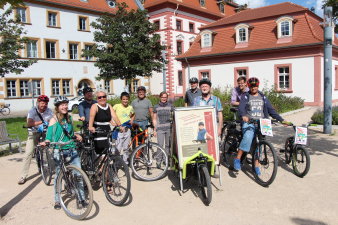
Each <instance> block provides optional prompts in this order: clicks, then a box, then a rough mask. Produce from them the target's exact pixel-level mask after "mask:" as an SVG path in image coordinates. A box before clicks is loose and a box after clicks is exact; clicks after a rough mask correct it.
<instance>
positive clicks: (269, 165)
mask: <svg viewBox="0 0 338 225" xmlns="http://www.w3.org/2000/svg"><path fill="white" fill-rule="evenodd" d="M252 159H253V161H252V170H253V171H254V177H255V179H256V181H257V183H259V184H260V185H262V186H264V187H267V186H269V185H270V184H271V183H272V182H273V181H274V179H275V177H276V174H277V166H278V159H277V155H276V151H275V149H274V148H273V146H272V145H271V144H270V143H269V142H266V141H261V142H260V143H259V144H258V147H257V149H256V150H255V152H254V154H253V156H252ZM256 160H258V162H259V166H258V167H259V169H260V172H261V175H257V174H256V172H255V165H256Z"/></svg>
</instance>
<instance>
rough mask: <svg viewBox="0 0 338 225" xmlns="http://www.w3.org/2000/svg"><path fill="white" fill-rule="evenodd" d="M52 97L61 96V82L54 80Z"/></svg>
mask: <svg viewBox="0 0 338 225" xmlns="http://www.w3.org/2000/svg"><path fill="white" fill-rule="evenodd" d="M52 95H53V96H58V95H60V80H52Z"/></svg>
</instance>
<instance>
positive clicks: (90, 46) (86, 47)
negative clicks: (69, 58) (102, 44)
mask: <svg viewBox="0 0 338 225" xmlns="http://www.w3.org/2000/svg"><path fill="white" fill-rule="evenodd" d="M92 47H93V45H85V50H90V49H91V48H92ZM85 59H86V60H87V61H91V60H93V57H92V56H86V57H85Z"/></svg>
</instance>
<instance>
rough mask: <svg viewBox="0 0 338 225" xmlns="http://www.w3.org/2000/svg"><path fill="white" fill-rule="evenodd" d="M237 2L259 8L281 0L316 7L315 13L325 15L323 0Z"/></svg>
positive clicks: (253, 0) (285, 0) (239, 0)
mask: <svg viewBox="0 0 338 225" xmlns="http://www.w3.org/2000/svg"><path fill="white" fill-rule="evenodd" d="M234 2H236V3H237V4H240V5H242V4H245V3H246V4H248V7H249V8H257V7H262V6H267V5H273V4H277V3H281V2H293V3H295V4H298V5H301V6H304V7H306V8H311V7H314V8H315V13H317V14H318V15H319V16H323V10H322V2H323V0H234Z"/></svg>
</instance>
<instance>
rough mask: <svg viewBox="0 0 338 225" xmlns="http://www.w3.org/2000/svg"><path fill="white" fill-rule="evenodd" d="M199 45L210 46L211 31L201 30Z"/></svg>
mask: <svg viewBox="0 0 338 225" xmlns="http://www.w3.org/2000/svg"><path fill="white" fill-rule="evenodd" d="M201 37H202V38H201V41H202V42H201V45H202V48H207V47H211V46H212V31H211V30H205V31H202V32H201Z"/></svg>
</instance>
